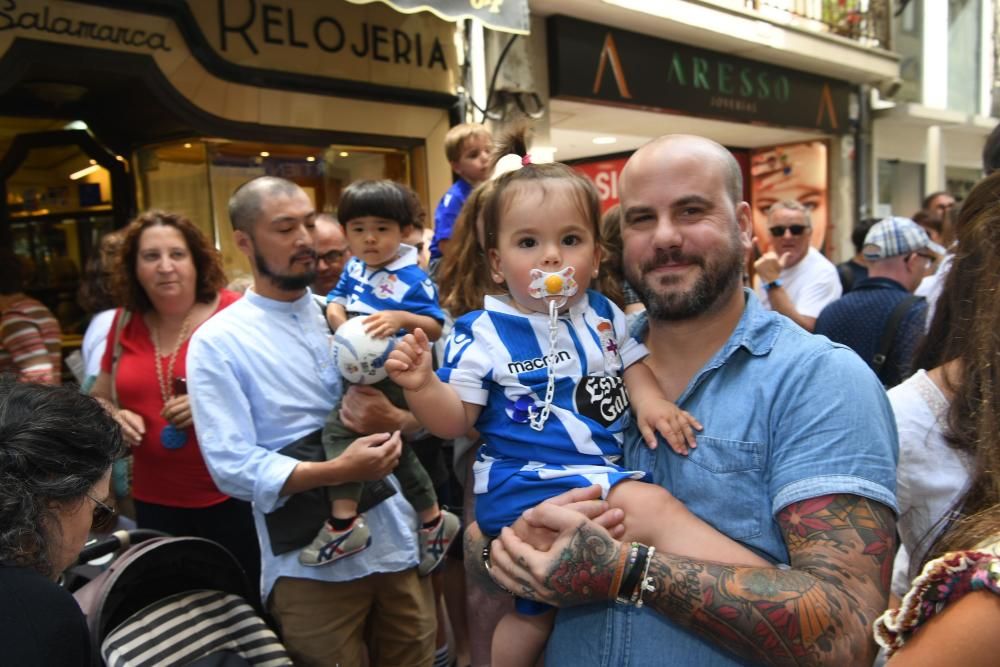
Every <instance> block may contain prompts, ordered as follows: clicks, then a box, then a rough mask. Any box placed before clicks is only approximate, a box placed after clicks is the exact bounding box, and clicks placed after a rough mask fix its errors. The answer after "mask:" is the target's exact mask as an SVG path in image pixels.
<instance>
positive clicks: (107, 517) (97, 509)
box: [85, 493, 118, 528]
mask: <svg viewBox="0 0 1000 667" xmlns="http://www.w3.org/2000/svg"><path fill="white" fill-rule="evenodd" d="M85 495H86V496H87V497H88V498H90V499H91V500H93V501H94V520H93V526H94V528H105V527H107V526H108V524H110V523H111V520H112V519H114V518H115V515H116V514H117V513H118V512H117V510H115V508H114V507H112V506H111V505H108V504H107V503H103V502H101V501H100V500H98V499H97V498H95V497H94V496H92V495H90V494H89V493H87V494H85Z"/></svg>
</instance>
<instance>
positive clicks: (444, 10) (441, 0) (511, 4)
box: [348, 0, 529, 35]
mask: <svg viewBox="0 0 1000 667" xmlns="http://www.w3.org/2000/svg"><path fill="white" fill-rule="evenodd" d="M348 1H349V2H353V3H356V4H359V5H364V4H367V3H369V2H374V1H375V0H348ZM381 1H382V2H384V3H385V4H387V5H389V6H390V7H393V8H395V9H396V10H397V11H400V12H404V13H406V14H411V13H413V12H424V11H427V12H432V13H434V14H437V15H438V16H440V17H441V18H443V19H444V20H446V21H460V20H462V19H473V20H476V21H479V22H480V23H482V24H483V25H485V26H486V27H487V28H490V29H491V30H499V31H500V32H512V33H515V34H518V35H527V34H528V27H529V20H528V0H381Z"/></svg>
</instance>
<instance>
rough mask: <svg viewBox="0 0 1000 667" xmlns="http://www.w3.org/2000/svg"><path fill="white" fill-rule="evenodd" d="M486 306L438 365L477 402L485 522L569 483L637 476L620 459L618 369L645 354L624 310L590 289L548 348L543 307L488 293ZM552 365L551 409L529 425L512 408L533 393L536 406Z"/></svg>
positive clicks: (513, 513)
mask: <svg viewBox="0 0 1000 667" xmlns="http://www.w3.org/2000/svg"><path fill="white" fill-rule="evenodd" d="M484 305H485V310H481V311H476V312H473V313H469V314H468V315H465V316H464V317H462V318H460V319H459V320H458V321H456V322H455V327H454V328H453V329H452V331H451V334H450V336H449V338H448V341H447V344H446V345H445V352H444V359H443V364H442V368H441V369H440V370H438V375H439V377H440V378H441V379H442V381H444V382H447V383H448V384H449V385H451V386H452V387H453V388H454V389H455V391H456V392H457V393H458V395H459V396H460V397H461V399H462V400H463V401H465V402H467V403H473V404H476V405H482V406H483V409H482V412H481V414H480V416H479V420H478V421H477V422H476V428H477V429H478V430H479V432H480V433H481V434H482V436H483V439H484V441H485V443H486V444H485V445H484V446H483V448H482V449H481V450H480V452H479V456H478V460H477V462H476V465H475V466H474V471H475V492H476V493H477V494H487V497H486V498H480V499H479V500H478V502H477V504H476V505H477V517H476V518H477V520H479V522H480V524H482V525H483V530H485V531H487V532H488V533H494V534H495V533H496V532H497V531H499V528H500V527H502V526H503V525H508V524H509V523H510V522H511V521H513V519H514V518H516V517H517V516H519V515H520V513H521V512H522V511H523V510H524V509H527V508H528V507H532V506H534V505H536V504H538V502H541V501H542V500H545V499H546V498H549V497H551V496H553V495H555V494H557V493H560V492H562V491H564V490H567V489H568V488H572V487H577V486H587V485H590V484H595V483H596V484H600V485H601V486H602V487H604V490H605V493H607V490H608V489H609V488H610V487H611V486H613V485H614V484H615V483H617V482H618V481H621V480H622V479H628V478H633V479H637V478H640V477H642V473H635V472H630V471H625V470H623V469H622V468H621V467H619V466H618V465H616V462H617V461H618V460H619V459H620V458H621V453H622V441H623V437H624V430H625V429H626V427H627V426H628V425H629V423H630V421H631V416H630V412H629V402H628V395H627V393H626V392H625V387H624V384H623V382H622V380H621V371H622V370H623V369H624V368H626V367H628V366H630V365H631V364H633V363H635V362H637V361H640V360H641V359H642V358H643V357H645V356H646V355H647V354H648V351H647V350H646V348H645V346H644V345H643V344H642V343H640V342H639V341H637V340H635V339H634V338H632V337H630V336H629V335H628V333H627V330H626V326H625V315H624V313H622V311H621V310H620V309H619V308H618V307H617V306H615V305H614V304H613V303H611V302H610V301H609V300H608V299H607V298H606V297H604V296H602V295H601V294H598V293H597V292H593V291H588V292H587V294H586V297H585V298H583V299H581V300H580V301H579V302H578V303H576V304H574V305H573V306H572V307H571V308H570V310H569V312H567V313H566V314H564V315H562V316H561V317H560V318H559V330H558V333H557V336H556V348H555V353H554V356H550V355H549V318H548V315H546V314H543V313H537V314H524V313H521V312H520V311H518V310H516V309H515V308H514V306H513V305H512V304H511V302H510V299H509V297H490V296H487V297H486V302H485V304H484ZM553 359H554V361H553ZM549 363H555V377H556V381H555V394H554V398H553V401H552V409H551V413H550V415H549V418H548V421H546V422H545V426H544V428H543V429H542V430H541V431H535V430H534V429H532V428H531V426H530V424H528V423H526V422H523V421H519V420H518V419H517V417H518V412H517V411H516V408H518V407H521V406H522V405H523V403H524V401H525V400H529V401H530V400H533V401H534V404H535V406H536V409H539V410H540V409H541V406H542V404H543V400H544V398H545V390H546V383H547V380H548V376H547V372H548V364H549ZM523 397H529V398H528V399H524V398H523ZM518 399H522V400H521V403H520V404H518V405H517V406H516V405H515V404H516V403H517V402H518ZM539 482H544V483H539ZM484 522H485V523H484Z"/></svg>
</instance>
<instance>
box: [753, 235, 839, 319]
mask: <svg viewBox="0 0 1000 667" xmlns="http://www.w3.org/2000/svg"><path fill="white" fill-rule="evenodd" d="M780 280H781V287H782V289H784V290H785V292H786V293H787V294H788V297H789V298H790V299H791V300H792V303H793V304H795V310H797V311H798V312H799V314H800V315H804V316H805V317H819V314H820V313H821V312H823V309H824V308H826V306H827V305H828V304H829V303H830V302H832V301H835V300H836V299H839V298H840V295H841V293H842V292H843V288H842V287H841V285H840V276H839V275H838V274H837V267H836V266H834V265H833V262H831V261H830V260H828V259H827V258H826V257H824V256H823V255H822V254H821V253H820V252H819V251H818V250H816V248H809V251H808V252H807V253H806V256H805V257H803V258H802V261H801V262H799V263H798V264H796V265H795V266H790V267H788V268H787V269H782V271H781V276H780ZM757 297H758V298H759V299H760V300H761V303H763V304H764V307H765V308H768V309H771V302H770V301H768V299H767V290H765V289H764V287H763V286H762V285H761V286H758V287H757ZM772 310H773V309H772Z"/></svg>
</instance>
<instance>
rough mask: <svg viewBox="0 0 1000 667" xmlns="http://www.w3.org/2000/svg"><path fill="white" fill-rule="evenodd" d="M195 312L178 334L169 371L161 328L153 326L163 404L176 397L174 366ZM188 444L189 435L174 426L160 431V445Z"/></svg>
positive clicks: (186, 320) (175, 447) (156, 362)
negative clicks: (164, 369)
mask: <svg viewBox="0 0 1000 667" xmlns="http://www.w3.org/2000/svg"><path fill="white" fill-rule="evenodd" d="M193 312H194V308H191V310H189V311H188V313H187V315H185V316H184V321H183V322H182V323H181V330H180V331H179V332H178V333H177V344H176V345H174V349H173V350H172V351H171V352H170V356H169V357H168V358H167V371H166V373H164V371H163V361H162V359H163V357H164V356H165V355H164V354H163V352H162V350H161V349H160V332H159V328H158V327H156V326H151V327H150V328H149V329H150V331H149V333H150V334H151V336H150V337H151V338H152V339H153V350H154V351H155V354H156V359H154V363H155V364H156V380H157V383H158V384H159V387H160V397H161V398H162V399H163V404H164V405H166V404H167V401H169V400H170V399H172V398H173V397H174V391H173V382H174V364H175V363H176V362H177V353H178V352H180V349H181V346H183V345H184V341H185V340H187V337H188V330H189V329H190V328H191V315H192V313H193ZM186 443H187V433H186V432H185V431H183V430H181V429H179V428H177V427H176V426H174V425H173V424H167V425H166V426H164V427H163V429H162V430H161V431H160V444H161V445H163V446H164V447H165V448H167V449H180V448H181V447H183V446H184V445H185V444H186Z"/></svg>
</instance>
